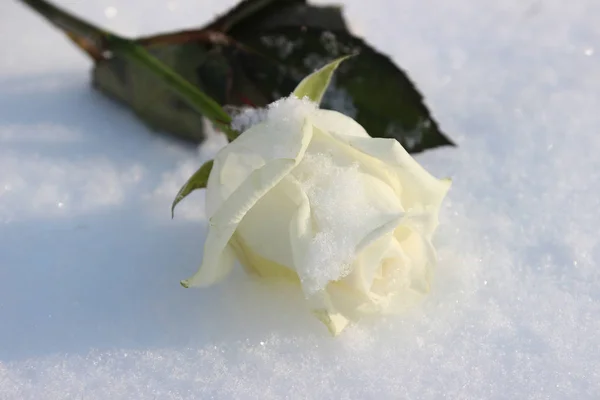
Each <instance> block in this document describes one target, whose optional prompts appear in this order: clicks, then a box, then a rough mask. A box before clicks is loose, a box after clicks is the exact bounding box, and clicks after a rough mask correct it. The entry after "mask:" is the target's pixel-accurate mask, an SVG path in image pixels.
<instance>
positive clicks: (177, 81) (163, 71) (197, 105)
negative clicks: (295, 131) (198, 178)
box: [105, 34, 237, 140]
mask: <svg viewBox="0 0 600 400" xmlns="http://www.w3.org/2000/svg"><path fill="white" fill-rule="evenodd" d="M105 42H106V44H107V48H108V49H109V50H110V51H112V52H114V53H115V54H121V55H123V56H125V57H128V58H129V59H130V60H131V61H134V62H136V63H138V64H139V65H141V66H143V67H144V68H146V69H148V70H149V71H151V72H152V73H154V74H155V75H156V76H157V77H158V78H160V79H161V80H162V81H163V82H165V83H167V84H168V85H169V87H170V88H171V89H172V90H174V91H175V92H176V93H177V94H179V95H180V96H181V97H182V98H183V99H185V100H186V101H187V103H188V104H189V105H190V106H191V107H193V108H194V109H196V110H197V111H199V112H200V113H202V114H203V115H204V116H205V117H206V118H208V119H209V120H210V121H212V122H213V123H214V124H215V125H217V126H218V127H219V128H220V129H222V130H223V131H224V132H225V133H226V134H227V137H228V138H229V140H233V139H234V138H235V136H237V133H236V132H235V131H233V130H232V129H231V128H230V127H229V125H230V124H231V117H230V116H229V114H227V113H226V112H225V111H224V110H223V108H221V106H220V105H219V103H217V102H216V101H215V100H213V99H212V98H211V97H210V96H208V95H206V94H204V93H203V92H202V91H201V90H200V89H198V88H197V87H196V86H194V85H192V84H191V83H190V82H188V81H187V80H185V79H184V78H182V77H181V75H179V74H177V73H176V72H175V71H173V70H172V69H171V68H169V67H168V66H166V65H165V64H163V63H162V62H161V61H159V60H158V59H157V58H156V57H154V56H152V55H151V54H150V53H149V52H148V51H147V50H146V49H144V48H143V47H142V46H140V45H138V44H136V43H135V42H134V41H132V40H128V39H124V38H122V37H119V36H116V35H110V34H109V35H106V36H105Z"/></svg>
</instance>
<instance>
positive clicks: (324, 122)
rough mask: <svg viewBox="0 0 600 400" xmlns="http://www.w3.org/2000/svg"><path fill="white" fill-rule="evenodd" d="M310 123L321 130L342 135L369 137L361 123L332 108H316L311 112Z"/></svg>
mask: <svg viewBox="0 0 600 400" xmlns="http://www.w3.org/2000/svg"><path fill="white" fill-rule="evenodd" d="M311 120H312V123H313V124H314V125H315V126H316V127H317V128H319V129H320V130H321V131H323V132H326V133H335V134H338V135H344V136H356V137H363V138H369V137H370V136H369V134H368V133H367V131H366V130H365V128H363V127H362V125H361V124H359V123H358V122H356V121H355V120H353V119H352V118H350V117H348V116H346V115H344V114H342V113H340V112H337V111H332V110H321V109H319V110H317V111H315V112H314V113H312V114H311Z"/></svg>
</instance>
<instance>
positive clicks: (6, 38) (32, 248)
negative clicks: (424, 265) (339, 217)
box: [0, 0, 600, 400]
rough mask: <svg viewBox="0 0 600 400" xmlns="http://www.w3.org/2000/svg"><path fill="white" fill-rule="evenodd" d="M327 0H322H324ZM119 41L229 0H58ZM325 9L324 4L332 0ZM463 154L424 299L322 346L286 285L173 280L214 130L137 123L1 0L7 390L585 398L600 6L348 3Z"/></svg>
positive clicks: (0, 331)
mask: <svg viewBox="0 0 600 400" xmlns="http://www.w3.org/2000/svg"><path fill="white" fill-rule="evenodd" d="M319 2H320V3H326V2H327V1H325V0H321V1H319ZM57 3H58V4H61V5H63V6H65V7H68V8H69V9H70V10H72V11H74V12H77V13H79V14H80V15H82V16H84V17H86V18H88V19H90V20H92V21H95V22H96V23H98V24H101V25H103V26H105V27H107V28H110V29H114V30H116V31H118V32H120V33H122V34H129V35H141V34H149V33H154V32H158V31H167V30H175V29H182V28H189V27H194V26H198V25H200V24H202V23H203V22H205V21H208V20H210V19H211V18H213V17H214V15H215V14H216V13H218V12H222V11H224V10H225V9H226V8H228V7H229V6H231V5H233V4H234V3H235V1H233V0H227V1H222V0H212V1H195V0H169V1H165V0H144V1H142V0H136V1H130V0H88V1H85V2H83V1H80V2H75V1H69V0H60V1H57ZM336 3H337V2H336ZM343 3H344V4H345V11H346V15H347V17H348V19H349V20H350V23H351V26H352V28H353V29H354V30H355V31H357V32H359V33H360V34H361V35H364V36H365V37H366V38H367V39H368V41H369V42H370V43H372V44H374V45H375V46H377V47H378V48H379V49H381V50H382V51H384V52H386V53H388V54H390V55H391V56H392V57H393V59H394V60H395V61H396V62H397V63H399V64H400V65H402V66H403V67H404V68H405V69H406V70H407V71H408V72H409V73H410V76H411V77H412V79H413V80H414V81H415V82H416V83H417V85H418V87H419V88H420V89H421V90H422V92H423V94H424V95H425V98H426V101H427V104H428V105H429V106H430V108H431V109H432V111H433V113H434V115H435V116H436V119H437V120H438V121H439V122H440V124H441V126H442V127H443V128H444V130H445V132H446V133H447V134H448V135H449V136H450V137H451V138H453V139H454V140H455V141H456V142H457V144H458V147H456V148H444V149H436V150H431V151H428V152H425V153H423V154H420V155H418V156H417V159H418V160H419V161H420V162H421V163H423V164H424V165H425V166H426V168H428V169H429V170H430V171H432V172H433V173H434V174H435V175H436V176H438V177H445V176H450V177H452V179H453V185H452V188H451V190H450V192H449V194H448V197H447V198H446V200H445V201H444V205H443V209H442V212H441V215H440V219H441V225H440V227H439V229H438V231H437V233H436V236H435V238H434V244H435V246H436V248H437V249H438V253H439V257H440V261H439V265H438V267H437V270H436V274H435V277H434V281H433V285H432V289H431V294H430V295H429V296H428V297H427V298H426V300H425V301H424V302H423V304H421V305H419V306H417V307H415V308H413V309H412V310H410V311H409V312H407V313H406V314H404V315H401V316H399V317H386V318H372V319H368V320H364V321H361V322H360V323H359V324H356V325H353V326H351V327H349V328H348V329H347V330H346V331H344V333H343V334H342V335H340V336H339V337H337V338H332V337H331V336H330V335H329V333H328V332H327V330H326V329H325V328H324V327H323V326H322V324H321V323H320V322H319V321H318V320H317V319H316V318H314V317H313V316H312V315H310V314H309V313H307V312H306V309H305V306H304V303H303V299H302V294H301V293H300V291H299V290H297V289H295V288H292V287H287V286H284V285H281V286H279V287H273V286H271V285H269V286H267V285H264V284H262V283H260V282H257V281H255V280H252V279H249V278H248V277H247V276H246V275H244V273H243V272H241V271H239V269H238V270H237V272H236V273H235V274H233V276H231V277H230V279H228V280H227V281H225V282H224V283H222V284H220V285H219V286H215V287H211V288H207V289H183V288H182V287H180V286H179V280H180V279H182V278H186V277H188V276H190V275H191V274H192V273H193V272H194V271H195V270H196V269H197V267H198V265H199V263H200V261H201V259H202V244H203V240H204V236H205V232H206V223H207V221H206V219H205V218H204V214H203V213H204V200H203V193H201V192H195V193H193V194H192V195H191V196H189V198H187V199H186V200H185V201H184V202H182V204H181V205H180V206H179V208H178V210H177V211H178V212H177V214H176V217H175V219H174V220H171V219H170V210H169V207H170V202H171V201H172V199H173V196H174V195H175V194H176V192H177V190H178V189H179V186H180V185H181V184H183V182H185V180H186V178H187V177H188V176H189V175H190V174H191V173H193V171H194V170H195V169H196V168H198V167H199V166H200V165H201V164H202V162H203V161H204V160H207V159H209V158H210V157H212V156H213V155H214V154H215V152H216V151H218V149H219V148H220V147H221V146H222V145H223V144H224V143H225V141H224V139H223V137H222V136H218V135H215V136H214V137H212V138H211V139H210V141H209V142H207V143H206V145H205V146H202V147H201V148H200V149H193V148H190V147H189V146H186V145H183V144H182V143H180V142H176V141H172V140H170V139H169V138H168V137H167V136H164V135H161V134H158V133H155V132H151V131H150V130H149V129H147V128H146V127H145V126H144V125H143V124H142V123H140V122H139V121H138V120H137V119H136V118H135V117H134V116H133V115H132V114H131V113H130V112H129V111H127V110H126V109H124V108H122V107H120V106H118V105H116V104H115V103H113V102H111V101H110V100H108V99H106V98H104V97H103V96H102V95H100V94H99V93H97V92H95V91H93V90H92V89H91V87H90V85H89V81H90V77H89V69H90V67H91V63H90V62H89V61H88V60H87V59H86V57H85V56H84V55H83V54H81V53H80V52H79V51H78V50H77V49H76V48H75V47H74V46H73V45H72V44H71V43H70V42H69V41H68V40H67V39H66V38H65V37H64V36H63V35H62V34H61V33H59V32H58V31H56V30H55V29H54V28H52V27H50V26H49V25H48V24H47V23H46V22H45V21H43V20H42V19H41V18H39V17H37V16H35V15H34V14H33V13H32V12H30V11H29V10H27V9H26V8H25V7H24V6H22V5H21V4H20V3H18V2H16V1H14V0H12V1H5V2H4V3H3V5H2V11H1V12H0V46H1V48H2V56H1V57H0V224H1V228H0V239H1V240H0V399H3V400H4V399H7V400H13V399H15V400H16V399H32V400H33V399H35V400H38V399H50V400H53V399H85V400H90V399H111V400H113V399H114V400H118V399H161V400H162V399H208V398H215V399H284V398H285V399H306V398H310V399H442V398H445V399H469V400H475V399H578V400H584V399H597V398H598V396H600V368H598V366H599V365H600V335H598V332H600V269H599V263H600V239H599V237H598V231H599V226H600V211H599V210H600V195H599V194H600V192H599V189H598V188H599V187H600V157H598V154H600V136H599V135H598V130H599V129H600V113H598V110H599V109H600V96H599V95H598V93H600V72H599V71H600V58H599V56H600V55H599V52H598V49H597V48H595V46H598V40H597V39H598V37H599V34H600V25H598V23H597V20H598V18H599V17H600V3H598V2H597V1H596V0H575V1H573V2H571V3H569V5H566V3H565V2H564V1H558V0H546V1H534V0H531V1H522V0H504V1H499V2H481V1H477V0H457V1H453V2H446V1H443V0H425V1H422V0H401V1H398V0H371V1H369V2H364V1H363V0H346V1H344V2H343Z"/></svg>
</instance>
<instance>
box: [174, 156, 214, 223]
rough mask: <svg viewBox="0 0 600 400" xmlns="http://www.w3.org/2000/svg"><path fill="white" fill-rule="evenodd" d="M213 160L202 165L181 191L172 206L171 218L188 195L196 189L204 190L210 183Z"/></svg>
mask: <svg viewBox="0 0 600 400" xmlns="http://www.w3.org/2000/svg"><path fill="white" fill-rule="evenodd" d="M213 163H214V162H213V160H210V161H207V162H205V163H204V165H202V166H201V167H200V168H199V169H198V171H196V172H194V175H192V176H191V177H190V179H188V181H187V182H186V183H185V184H184V185H183V186H182V187H181V189H179V192H178V193H177V196H175V200H173V204H172V205H171V218H172V217H174V216H175V206H177V204H179V202H180V201H181V200H183V199H184V198H185V197H186V196H187V195H188V194H190V193H192V192H193V191H194V190H196V189H203V188H205V187H206V184H207V183H208V177H209V176H210V171H211V170H212V167H213Z"/></svg>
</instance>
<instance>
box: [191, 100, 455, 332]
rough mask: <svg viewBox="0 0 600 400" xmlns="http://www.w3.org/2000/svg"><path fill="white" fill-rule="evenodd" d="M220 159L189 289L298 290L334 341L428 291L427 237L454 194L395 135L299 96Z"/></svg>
mask: <svg viewBox="0 0 600 400" xmlns="http://www.w3.org/2000/svg"><path fill="white" fill-rule="evenodd" d="M261 119H262V121H261V122H260V123H258V124H255V125H254V126H251V127H250V128H249V129H247V130H246V131H245V132H243V133H242V134H241V135H240V136H239V137H238V138H237V139H235V140H234V141H232V142H231V143H230V144H228V145H227V146H225V147H224V148H223V149H222V150H221V151H220V152H219V153H218V155H217V156H216V158H215V160H214V165H213V169H212V171H211V173H210V176H209V179H208V184H207V191H206V211H207V215H208V217H209V218H210V224H209V230H208V236H207V239H206V243H205V246H204V256H203V262H202V266H201V267H200V269H199V270H198V272H197V273H196V274H195V275H194V276H193V277H191V278H190V279H188V280H186V281H183V282H182V284H183V285H184V286H207V285H211V284H213V283H215V282H217V281H219V280H221V279H222V278H224V277H225V276H226V275H227V274H228V273H229V272H230V271H231V269H232V267H233V265H234V263H235V260H236V259H237V260H239V262H240V263H241V264H242V265H243V266H244V268H245V269H246V270H247V271H249V272H250V273H252V274H255V275H257V276H259V277H264V278H280V279H288V280H292V281H294V282H296V283H297V284H298V285H300V286H301V287H302V290H303V292H304V294H305V297H306V299H307V301H308V305H309V307H310V309H311V310H312V311H313V312H314V314H315V315H316V316H317V317H318V318H319V319H320V320H321V321H322V322H323V323H325V324H326V325H327V327H328V328H329V330H330V332H331V333H332V334H334V335H337V334H338V333H339V332H341V331H342V329H344V327H346V326H347V324H348V323H349V322H350V321H356V320H358V319H359V318H360V317H361V316H363V315H366V314H373V313H390V312H398V311H401V310H403V309H405V308H406V307H408V306H410V305H412V304H414V303H415V302H416V301H417V300H419V299H420V298H422V296H423V295H424V294H426V293H427V292H428V291H429V285H430V279H431V273H432V269H433V267H434V266H435V263H436V255H435V250H434V248H433V246H432V244H431V238H432V235H433V233H434V231H435V229H436V227H437V224H438V211H439V208H440V203H441V202H442V199H443V198H444V196H445V195H446V192H447V191H448V189H449V187H450V181H449V180H439V179H436V178H435V177H433V176H432V175H430V174H429V173H428V172H427V171H426V170H425V169H423V168H422V167H421V166H420V165H419V164H418V163H417V162H416V161H415V160H414V159H413V158H412V157H411V156H410V155H409V154H408V153H407V152H406V150H404V148H403V147H402V146H401V145H400V144H399V143H398V142H397V141H396V140H395V139H381V138H372V137H370V136H369V135H368V134H367V132H366V131H365V130H364V129H363V127H362V126H360V125H359V124H358V123H357V122H355V121H354V120H353V119H352V118H349V117H347V116H345V115H343V114H341V113H339V112H336V111H329V110H321V109H319V108H318V107H317V106H316V105H315V104H314V103H310V102H308V101H307V100H299V99H296V98H294V97H290V98H288V99H284V100H280V101H278V102H276V103H274V104H272V105H271V106H270V107H269V109H268V110H266V111H263V113H262V114H261Z"/></svg>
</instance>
